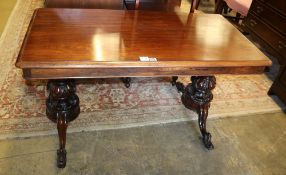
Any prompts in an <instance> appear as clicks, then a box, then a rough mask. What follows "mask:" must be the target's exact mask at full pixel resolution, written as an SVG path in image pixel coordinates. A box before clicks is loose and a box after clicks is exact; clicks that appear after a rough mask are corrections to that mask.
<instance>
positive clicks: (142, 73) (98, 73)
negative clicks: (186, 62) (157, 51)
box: [23, 66, 265, 79]
mask: <svg viewBox="0 0 286 175" xmlns="http://www.w3.org/2000/svg"><path fill="white" fill-rule="evenodd" d="M264 69H265V67H264V66H261V67H252V66H249V67H247V66H244V67H207V68H206V67H202V68H200V67H196V68H191V67H186V68H184V67H183V68H182V67H180V68H178V67H164V68H161V67H135V68H68V69H67V68H27V69H23V77H24V78H25V79H64V78H75V79H77V78H109V77H110V78H112V77H164V76H189V75H191V76H193V75H200V76H208V75H215V74H259V73H263V71H264Z"/></svg>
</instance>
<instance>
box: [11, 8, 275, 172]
mask: <svg viewBox="0 0 286 175" xmlns="http://www.w3.org/2000/svg"><path fill="white" fill-rule="evenodd" d="M270 65H271V61H270V60H269V59H268V58H267V57H266V56H265V55H264V54H263V53H262V52H260V51H259V50H258V49H257V48H256V47H255V46H254V45H253V44H252V43H251V42H250V41H248V40H247V39H246V38H245V37H244V36H243V35H242V34H241V33H240V32H239V31H238V30H237V29H236V28H235V27H233V26H232V25H231V24H230V23H229V22H227V20H225V19H224V18H223V17H222V16H220V15H216V14H201V13H199V14H196V13H190V14H183V13H176V12H154V11H123V10H94V9H53V8H51V9H37V10H36V11H35V13H34V15H33V18H32V20H31V23H30V26H29V28H28V31H27V34H26V37H25V40H24V42H23V45H22V49H21V51H20V53H19V56H18V59H17V62H16V66H17V67H18V68H21V69H22V70H23V77H24V78H25V79H26V80H31V81H32V80H36V79H48V80H49V82H48V84H47V88H48V90H49V96H48V98H47V101H46V113H47V116H48V118H49V119H50V120H52V121H53V122H55V123H57V129H58V135H59V142H60V146H59V147H60V148H59V150H58V151H57V155H58V160H57V164H58V167H60V168H63V167H65V165H66V150H65V144H66V131H67V126H68V123H69V122H71V121H72V120H74V119H75V118H77V116H78V115H79V113H80V106H79V98H78V96H77V95H76V85H75V81H74V80H75V79H81V78H110V77H161V76H172V77H173V78H172V84H173V85H175V86H176V87H177V89H178V90H179V91H181V92H182V97H181V99H182V103H183V104H184V105H185V106H186V107H187V108H189V109H193V110H196V111H197V113H198V123H199V128H200V131H201V134H202V141H203V144H204V146H205V147H206V148H207V149H213V144H212V142H211V134H210V133H209V132H207V130H206V120H207V116H208V109H209V107H210V102H211V100H212V98H213V95H212V92H211V90H212V89H214V88H215V85H216V79H215V77H214V75H216V74H258V73H263V71H264V68H265V67H267V66H270ZM178 76H192V77H191V83H190V84H188V85H187V86H184V85H183V84H182V83H180V82H177V78H178Z"/></svg>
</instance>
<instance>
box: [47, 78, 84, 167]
mask: <svg viewBox="0 0 286 175" xmlns="http://www.w3.org/2000/svg"><path fill="white" fill-rule="evenodd" d="M47 89H48V91H49V97H48V99H47V101H46V106H47V109H46V113H47V116H48V118H49V119H50V120H52V121H53V122H55V123H57V129H58V136H59V143H60V149H58V151H57V157H58V158H57V166H58V167H59V168H64V167H65V166H66V149H65V145H66V131H67V127H68V123H69V122H71V121H73V120H74V119H75V118H77V116H78V115H79V113H80V108H79V98H78V96H77V95H76V94H75V91H76V86H75V82H74V81H73V80H51V81H49V82H48V85H47Z"/></svg>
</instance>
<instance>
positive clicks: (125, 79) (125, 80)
mask: <svg viewBox="0 0 286 175" xmlns="http://www.w3.org/2000/svg"><path fill="white" fill-rule="evenodd" d="M121 81H122V82H123V83H124V85H125V87H126V88H129V87H130V82H131V78H130V77H126V78H121Z"/></svg>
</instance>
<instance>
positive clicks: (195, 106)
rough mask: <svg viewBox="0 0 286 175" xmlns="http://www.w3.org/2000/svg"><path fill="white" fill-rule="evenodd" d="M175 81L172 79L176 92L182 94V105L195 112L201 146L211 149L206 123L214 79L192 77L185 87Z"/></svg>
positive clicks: (214, 83)
mask: <svg viewBox="0 0 286 175" xmlns="http://www.w3.org/2000/svg"><path fill="white" fill-rule="evenodd" d="M174 80H175V81H174ZM176 80H177V79H175V78H173V81H174V84H175V85H176V87H177V89H178V91H180V92H182V93H183V94H182V97H181V99H182V103H183V104H184V106H185V107H186V108H188V109H191V110H196V111H197V113H198V123H199V127H200V131H201V134H202V140H203V144H204V145H205V147H206V148H207V149H213V148H214V146H213V144H212V142H211V134H210V133H209V132H207V129H206V123H207V117H208V110H209V107H210V102H211V101H212V99H213V94H212V92H211V90H213V89H214V88H215V85H216V79H215V77H214V76H193V77H192V78H191V81H192V83H190V84H188V85H187V86H186V87H185V86H184V85H183V84H182V83H180V82H176ZM172 84H173V82H172Z"/></svg>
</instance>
